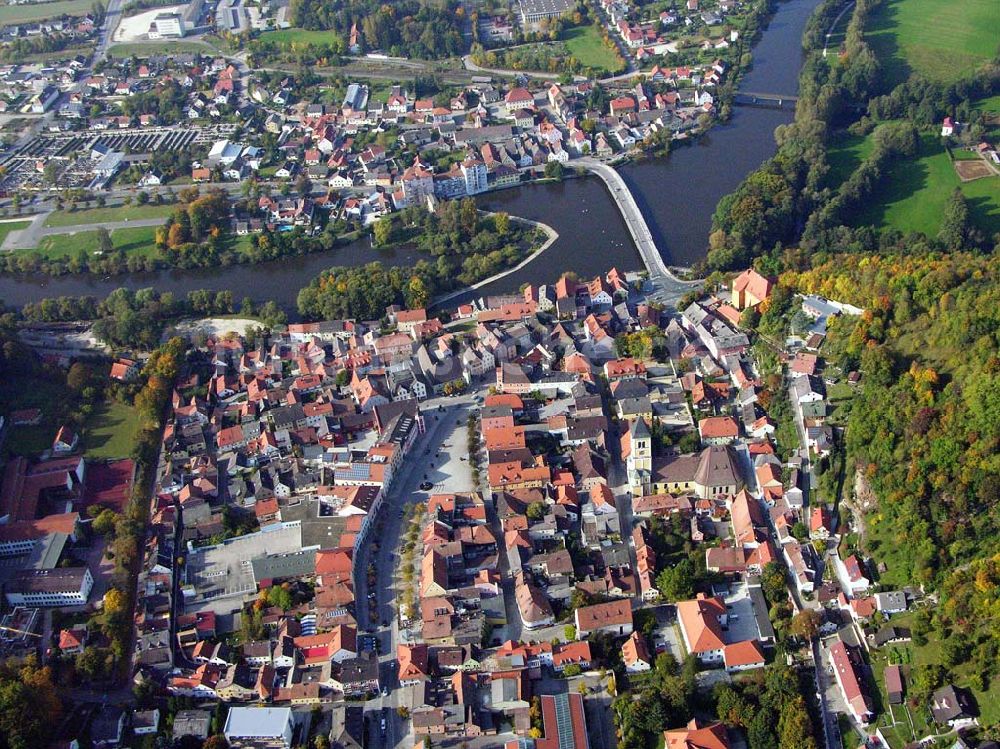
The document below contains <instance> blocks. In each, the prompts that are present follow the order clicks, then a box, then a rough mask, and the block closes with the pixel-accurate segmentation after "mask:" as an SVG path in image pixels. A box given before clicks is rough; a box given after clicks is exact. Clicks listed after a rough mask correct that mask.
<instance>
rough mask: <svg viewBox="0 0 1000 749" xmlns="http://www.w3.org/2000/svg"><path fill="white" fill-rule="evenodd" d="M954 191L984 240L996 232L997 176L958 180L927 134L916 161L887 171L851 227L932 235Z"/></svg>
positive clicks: (999, 227) (999, 221)
mask: <svg viewBox="0 0 1000 749" xmlns="http://www.w3.org/2000/svg"><path fill="white" fill-rule="evenodd" d="M956 187H958V188H960V189H961V190H962V192H963V193H964V195H965V197H966V198H967V199H968V202H969V215H970V218H971V220H972V223H973V224H974V225H976V226H977V227H979V228H980V229H981V230H982V231H983V232H985V233H986V236H992V235H993V234H994V233H995V232H998V231H1000V177H996V176H994V177H984V178H982V179H977V180H974V181H972V182H961V181H959V179H958V175H957V174H956V173H955V168H954V167H953V166H952V164H951V160H950V159H949V158H948V153H947V152H946V151H945V150H944V147H943V146H942V145H941V142H940V139H939V138H937V137H936V136H934V135H931V134H925V135H924V136H923V138H922V142H921V146H920V156H919V157H918V158H915V159H910V160H907V161H902V162H897V163H895V164H893V165H892V166H891V167H890V168H889V170H888V173H887V174H886V176H885V177H883V178H882V182H881V183H880V185H879V187H878V188H876V192H875V196H874V198H873V200H872V202H871V203H869V205H868V208H867V209H865V210H864V211H861V212H860V213H859V214H858V215H857V216H856V217H855V218H854V220H853V221H852V223H853V224H855V225H864V224H870V225H873V226H892V227H894V228H896V229H899V230H900V231H903V232H908V231H916V232H923V233H924V234H926V235H927V236H929V237H933V236H937V233H938V231H939V230H940V227H941V218H942V216H943V215H944V208H945V205H946V204H947V202H948V198H949V197H950V196H951V193H952V191H953V190H954V189H955V188H956Z"/></svg>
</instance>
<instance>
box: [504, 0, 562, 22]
mask: <svg viewBox="0 0 1000 749" xmlns="http://www.w3.org/2000/svg"><path fill="white" fill-rule="evenodd" d="M518 7H519V8H520V11H521V25H522V26H525V27H528V26H536V25H538V24H539V23H541V22H542V21H543V20H544V19H546V18H558V17H559V16H561V15H562V14H563V13H568V12H569V11H571V10H573V8H574V7H575V3H572V2H570V0H518Z"/></svg>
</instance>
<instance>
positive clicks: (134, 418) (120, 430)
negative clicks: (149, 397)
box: [83, 400, 139, 458]
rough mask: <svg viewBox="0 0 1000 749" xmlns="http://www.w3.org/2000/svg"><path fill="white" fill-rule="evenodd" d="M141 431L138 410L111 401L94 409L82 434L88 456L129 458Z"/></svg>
mask: <svg viewBox="0 0 1000 749" xmlns="http://www.w3.org/2000/svg"><path fill="white" fill-rule="evenodd" d="M138 434H139V417H138V412H137V411H136V410H135V409H134V408H132V407H131V406H126V405H124V404H122V403H118V402H117V401H112V400H109V401H107V402H105V403H103V404H102V405H100V406H98V407H97V408H96V409H95V410H94V415H93V416H92V417H91V418H90V420H89V421H88V422H87V428H86V430H84V434H83V449H84V452H86V454H87V457H88V458H127V457H129V456H130V455H131V454H132V448H133V447H135V443H136V438H137V436H138Z"/></svg>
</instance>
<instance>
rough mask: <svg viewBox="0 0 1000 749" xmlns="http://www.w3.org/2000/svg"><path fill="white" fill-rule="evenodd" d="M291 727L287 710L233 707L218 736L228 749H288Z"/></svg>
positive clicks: (288, 709) (279, 708) (281, 708)
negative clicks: (225, 742)
mask: <svg viewBox="0 0 1000 749" xmlns="http://www.w3.org/2000/svg"><path fill="white" fill-rule="evenodd" d="M294 726H295V724H294V721H293V718H292V709H291V708H289V707H234V708H231V709H230V710H229V715H228V716H227V717H226V727H225V728H224V729H223V730H222V733H223V734H224V735H225V737H226V741H228V742H229V746H230V747H232V749H241V748H243V747H246V748H247V749H249V748H250V747H253V749H289V748H290V747H291V745H292V733H293V730H294Z"/></svg>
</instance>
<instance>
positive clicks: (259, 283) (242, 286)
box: [0, 0, 819, 311]
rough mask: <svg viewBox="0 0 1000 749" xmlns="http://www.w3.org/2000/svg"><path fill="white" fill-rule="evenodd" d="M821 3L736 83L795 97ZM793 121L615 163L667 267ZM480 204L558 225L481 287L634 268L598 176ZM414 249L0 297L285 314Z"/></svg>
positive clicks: (13, 283) (24, 282) (773, 35)
mask: <svg viewBox="0 0 1000 749" xmlns="http://www.w3.org/2000/svg"><path fill="white" fill-rule="evenodd" d="M818 4H819V0H787V1H786V2H783V3H781V4H780V5H779V7H778V10H777V12H776V13H775V14H774V17H773V18H772V19H771V23H770V24H769V25H768V27H767V29H766V30H765V31H764V33H763V35H762V36H761V39H760V41H759V42H758V43H757V45H756V47H755V48H754V52H753V54H754V66H753V68H752V70H751V71H750V72H749V73H748V74H747V75H746V76H745V78H744V80H743V84H742V88H743V89H744V90H747V91H757V92H766V93H775V94H793V93H795V91H796V90H797V80H798V72H799V69H800V67H801V64H802V53H801V39H802V33H803V31H804V29H805V24H806V21H807V20H808V18H809V15H810V14H811V13H812V10H813V9H814V8H815V7H816V6H817V5H818ZM791 118H792V113H791V112H790V111H785V110H773V109H757V108H750V107H734V114H733V117H732V118H731V119H730V121H729V122H727V123H726V124H724V125H717V126H716V127H713V128H712V130H711V131H710V132H709V133H708V135H706V136H705V137H704V138H701V139H700V140H698V141H697V142H696V143H694V144H692V145H690V146H686V147H680V148H677V149H676V150H675V151H674V152H673V153H671V154H670V155H669V156H668V157H666V158H658V159H649V160H645V161H641V162H637V163H633V164H628V165H626V166H624V167H622V168H621V173H622V176H623V177H624V178H625V181H626V182H627V183H628V185H629V187H630V188H631V189H632V192H633V194H634V195H635V198H636V201H637V202H638V204H639V207H640V208H641V209H642V211H643V213H644V214H645V216H646V220H647V221H648V223H649V226H650V229H651V230H652V232H653V236H654V238H655V239H656V242H657V245H658V247H659V248H660V251H661V252H662V253H663V256H664V258H665V260H666V261H667V263H668V264H673V265H690V264H691V263H693V262H695V261H697V260H698V259H700V258H701V257H703V256H704V254H705V249H706V243H707V237H708V232H709V227H710V226H711V219H712V213H713V212H714V211H715V206H716V204H717V203H718V201H719V199H720V198H721V197H722V196H723V195H725V194H726V193H728V192H731V191H732V190H733V189H734V188H735V187H736V186H737V185H738V184H739V183H740V181H741V180H742V179H743V178H744V177H745V176H746V175H747V174H748V173H749V172H750V171H752V170H753V169H755V168H756V167H757V166H759V165H760V164H761V163H762V162H763V161H765V160H766V159H768V158H769V157H770V156H772V155H773V154H774V152H775V143H774V135H773V134H774V129H775V128H776V127H777V126H778V125H781V124H783V123H787V122H789V121H791ZM479 204H480V206H481V207H482V208H487V209H493V210H504V211H507V212H509V213H511V214H513V215H517V216H523V217H525V218H530V219H534V220H536V221H542V222H544V223H546V224H549V225H550V226H552V227H553V228H554V229H555V230H556V231H557V232H559V239H558V240H557V241H556V243H555V244H553V245H552V247H550V248H549V249H548V250H547V251H546V252H545V253H543V254H542V255H541V256H540V257H538V258H537V259H536V260H534V261H533V262H531V263H529V264H528V265H526V266H525V267H524V268H522V269H521V270H519V271H517V272H516V273H514V274H512V275H510V276H508V277H506V278H504V279H502V280H500V281H497V282H496V283H494V284H492V285H490V286H487V287H485V288H484V289H482V290H481V293H499V292H501V291H509V290H511V289H516V288H517V287H518V286H519V285H520V284H522V283H525V282H531V283H544V282H551V281H553V280H554V279H555V278H556V277H557V276H558V275H559V274H560V273H561V272H562V271H564V270H573V271H576V272H577V273H579V274H581V275H582V276H593V275H594V274H596V273H603V272H604V271H606V270H608V268H609V267H611V266H612V265H617V266H618V267H619V268H620V269H623V270H624V269H634V268H639V267H641V262H640V260H639V254H638V252H637V251H636V249H635V246H634V245H633V243H632V239H631V237H630V235H629V233H628V229H627V228H626V226H625V222H624V221H623V220H622V217H621V214H620V213H619V211H618V208H617V207H616V206H615V205H614V203H613V201H612V200H611V197H610V195H609V194H608V192H607V190H606V189H605V187H604V183H603V182H601V181H600V180H598V179H597V178H594V177H587V178H583V179H573V180H567V181H566V182H563V183H561V184H534V185H525V186H522V187H517V188H513V189H509V190H503V191H500V192H496V193H490V194H488V195H485V196H482V197H481V198H480V199H479ZM419 257H420V254H419V253H418V252H416V251H412V250H396V251H380V250H375V249H372V248H371V247H370V246H369V245H368V243H367V242H365V241H361V242H356V243H354V244H352V245H347V246H344V247H340V248H338V249H335V250H331V251H329V252H323V253H317V254H315V255H309V256H304V257H298V258H288V259H284V260H279V261H274V262H270V263H263V264H261V265H256V266H239V265H237V266H231V267H229V268H205V269H198V270H190V271H181V270H164V271H156V272H153V273H136V274H129V275H120V276H114V277H111V278H107V279H103V278H97V277H91V276H62V277H56V278H52V277H48V276H41V277H24V276H0V299H2V300H3V301H4V302H5V303H6V304H9V305H17V306H20V305H23V304H25V303H26V302H30V301H35V300H38V299H40V298H43V297H55V296H62V295H67V296H79V295H84V294H91V295H94V296H97V297H104V296H107V294H109V293H110V292H111V291H112V290H114V289H116V288H118V287H121V286H126V287H129V288H132V289H138V288H143V287H146V286H153V287H156V288H157V289H158V290H160V291H161V292H165V291H170V292H173V293H175V294H178V295H185V294H187V292H188V291H190V290H192V289H211V290H214V291H221V290H229V291H232V293H233V296H234V297H235V298H236V299H237V300H238V299H241V298H242V297H244V296H250V297H252V298H253V299H255V300H258V301H264V300H268V299H273V300H274V301H276V302H277V303H278V304H280V305H281V306H282V307H284V308H286V309H288V310H289V311H293V310H294V308H295V298H296V295H297V293H298V290H299V289H300V288H302V287H303V286H305V285H307V284H308V283H309V281H310V280H312V278H313V277H315V276H316V275H317V274H318V273H320V272H321V271H322V270H324V269H325V268H328V267H330V266H333V265H359V264H362V263H366V262H369V261H371V260H377V259H379V260H382V261H383V262H385V263H387V264H394V265H411V264H412V263H413V262H415V260H416V259H418V258H419Z"/></svg>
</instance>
